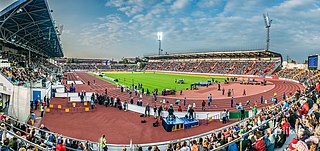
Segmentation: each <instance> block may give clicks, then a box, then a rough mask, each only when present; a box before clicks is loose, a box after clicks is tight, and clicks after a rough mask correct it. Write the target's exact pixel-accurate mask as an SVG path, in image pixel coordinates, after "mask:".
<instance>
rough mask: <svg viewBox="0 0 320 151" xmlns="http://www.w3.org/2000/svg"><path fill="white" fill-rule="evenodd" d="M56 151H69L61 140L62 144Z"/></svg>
mask: <svg viewBox="0 0 320 151" xmlns="http://www.w3.org/2000/svg"><path fill="white" fill-rule="evenodd" d="M56 151H67V149H66V147H65V146H64V145H63V140H62V139H61V140H60V144H58V145H57V147H56Z"/></svg>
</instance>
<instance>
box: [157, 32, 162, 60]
mask: <svg viewBox="0 0 320 151" xmlns="http://www.w3.org/2000/svg"><path fill="white" fill-rule="evenodd" d="M162 36H163V33H162V32H158V33H157V37H158V41H159V55H161V51H162V50H161V41H162Z"/></svg>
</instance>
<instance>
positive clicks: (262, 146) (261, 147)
mask: <svg viewBox="0 0 320 151" xmlns="http://www.w3.org/2000/svg"><path fill="white" fill-rule="evenodd" d="M256 140H257V141H256V144H255V145H254V146H253V148H254V150H255V151H266V150H267V149H266V143H265V142H264V139H263V137H262V133H261V132H260V131H258V132H257V133H256Z"/></svg>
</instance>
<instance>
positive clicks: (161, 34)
mask: <svg viewBox="0 0 320 151" xmlns="http://www.w3.org/2000/svg"><path fill="white" fill-rule="evenodd" d="M157 36H158V40H160V41H161V40H162V36H163V33H162V32H158V33H157Z"/></svg>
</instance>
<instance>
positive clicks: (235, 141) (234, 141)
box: [214, 90, 314, 150]
mask: <svg viewBox="0 0 320 151" xmlns="http://www.w3.org/2000/svg"><path fill="white" fill-rule="evenodd" d="M313 92H314V90H312V91H311V92H309V93H308V94H311V93H313ZM300 98H301V96H300ZM300 98H298V99H297V100H294V96H292V97H291V98H289V99H291V100H292V101H293V103H292V104H290V106H289V108H286V109H285V110H281V111H280V112H279V113H278V114H277V115H275V116H273V117H272V118H271V119H269V120H267V121H266V122H264V123H262V124H260V125H258V126H257V127H255V128H253V129H251V130H250V131H248V132H246V133H244V134H243V135H242V136H241V137H239V138H237V139H235V140H233V141H232V142H229V143H226V144H224V145H222V146H219V147H218V148H216V149H214V150H221V149H225V148H227V147H228V146H229V145H230V144H231V143H238V142H240V143H241V141H242V140H244V139H246V138H245V137H246V136H248V135H249V134H250V133H252V132H254V131H256V130H257V129H258V128H260V127H261V126H264V125H266V124H269V122H270V121H273V120H275V119H276V118H277V117H279V116H280V115H281V114H283V113H285V112H287V111H288V110H289V109H291V108H292V107H293V106H294V105H296V104H297V103H298V102H299V100H300ZM279 105H281V103H278V104H277V105H276V106H279ZM240 146H242V144H240Z"/></svg>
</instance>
